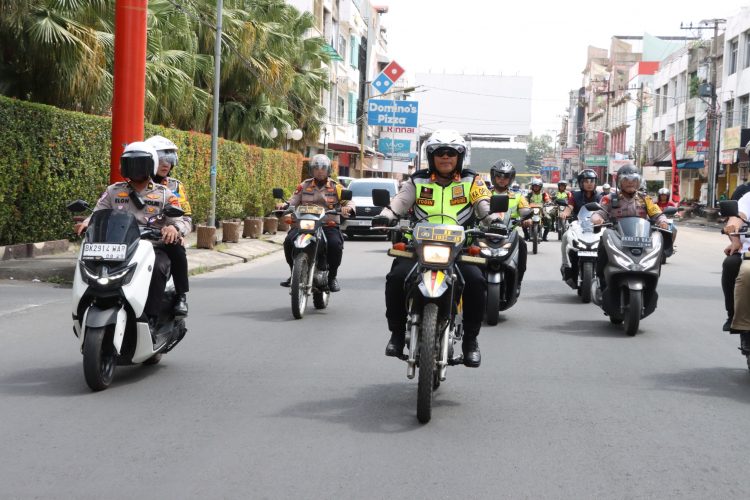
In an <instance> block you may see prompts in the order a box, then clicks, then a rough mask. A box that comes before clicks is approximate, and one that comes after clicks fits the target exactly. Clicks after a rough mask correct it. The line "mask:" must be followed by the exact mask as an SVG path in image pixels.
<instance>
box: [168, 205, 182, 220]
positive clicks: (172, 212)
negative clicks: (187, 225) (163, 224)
mask: <svg viewBox="0 0 750 500" xmlns="http://www.w3.org/2000/svg"><path fill="white" fill-rule="evenodd" d="M164 215H166V216H167V217H182V216H183V215H185V211H184V210H183V209H181V208H179V207H175V206H172V205H169V206H168V207H166V208H165V209H164Z"/></svg>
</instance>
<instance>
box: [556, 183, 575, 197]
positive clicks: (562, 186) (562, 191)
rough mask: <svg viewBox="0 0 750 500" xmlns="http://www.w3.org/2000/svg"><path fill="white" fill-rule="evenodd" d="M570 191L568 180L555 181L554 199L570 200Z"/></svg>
mask: <svg viewBox="0 0 750 500" xmlns="http://www.w3.org/2000/svg"><path fill="white" fill-rule="evenodd" d="M571 196H572V195H571V193H570V191H568V181H565V180H560V181H558V183H557V192H556V193H555V200H565V201H568V202H569V201H570V198H571Z"/></svg>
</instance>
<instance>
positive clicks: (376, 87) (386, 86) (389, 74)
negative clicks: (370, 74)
mask: <svg viewBox="0 0 750 500" xmlns="http://www.w3.org/2000/svg"><path fill="white" fill-rule="evenodd" d="M403 74H404V68H402V67H401V66H399V64H398V63H397V62H396V61H391V62H389V63H388V65H387V66H386V67H385V68H383V71H381V72H380V74H379V75H378V76H377V77H376V78H375V80H373V82H372V84H371V85H372V90H373V94H375V95H379V94H385V93H386V92H388V90H390V88H391V87H392V86H393V84H394V83H396V80H398V79H399V78H401V75H403Z"/></svg>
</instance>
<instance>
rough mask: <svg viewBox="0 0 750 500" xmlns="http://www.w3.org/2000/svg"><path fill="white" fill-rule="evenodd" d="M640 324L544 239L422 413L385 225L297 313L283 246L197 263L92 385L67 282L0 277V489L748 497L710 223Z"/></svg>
mask: <svg viewBox="0 0 750 500" xmlns="http://www.w3.org/2000/svg"><path fill="white" fill-rule="evenodd" d="M677 244H678V253H677V254H676V255H675V256H674V257H673V258H672V259H671V260H670V262H669V263H668V264H667V265H666V266H665V267H664V269H663V273H662V280H661V283H660V287H659V291H660V296H661V298H660V302H659V307H658V309H657V311H656V313H655V314H654V315H652V316H650V317H648V318H646V319H644V320H643V321H642V323H641V330H640V332H639V334H638V335H637V336H636V337H633V338H631V337H627V336H626V335H625V334H624V333H623V331H622V328H621V327H616V326H612V325H610V324H609V321H608V320H607V318H606V317H605V316H604V315H603V314H602V313H601V311H600V310H599V309H598V308H597V307H595V306H594V305H592V304H581V303H580V301H579V300H578V297H577V296H576V295H575V292H573V291H572V290H570V289H569V288H568V287H567V286H566V285H565V284H564V283H563V282H562V281H561V280H560V275H559V262H560V255H559V244H558V243H557V242H549V243H543V244H542V246H541V247H540V253H539V254H538V255H530V256H529V271H528V274H527V279H526V280H525V283H524V288H523V292H522V295H521V298H520V300H519V302H518V303H517V304H516V306H514V307H513V308H512V309H510V310H509V311H506V312H505V313H504V314H503V315H502V317H501V322H500V324H499V325H497V326H495V327H485V328H483V330H482V332H481V334H480V337H479V340H480V344H481V348H482V357H483V361H482V367H481V368H479V369H468V368H464V367H453V368H450V369H449V371H448V380H447V381H446V382H445V383H444V384H443V385H442V386H441V387H440V389H439V390H438V392H437V393H436V399H435V403H434V409H433V418H432V421H431V422H430V423H429V424H427V425H420V424H419V423H418V422H417V420H416V417H415V411H416V382H415V381H409V380H407V379H406V365H405V364H404V363H402V362H400V361H397V360H394V359H391V358H386V357H384V356H383V350H384V348H385V344H386V341H387V338H388V334H387V331H386V326H385V317H384V306H383V302H384V298H383V287H384V276H385V273H386V272H387V269H388V267H389V265H390V259H389V258H388V257H387V256H386V255H385V254H384V251H385V249H386V244H385V243H384V242H382V241H362V240H356V241H351V242H347V243H346V250H345V255H344V265H343V266H342V269H341V271H340V275H339V277H340V282H341V285H342V288H343V290H342V292H340V293H338V294H335V295H334V296H333V298H332V300H331V304H330V307H329V309H327V310H325V311H316V310H314V309H312V307H311V308H310V309H308V312H307V314H306V315H305V317H304V319H302V320H301V321H297V320H294V319H292V315H291V310H290V305H289V296H288V290H286V289H283V288H281V287H279V286H278V282H279V281H281V280H282V279H284V278H286V276H287V274H286V272H287V271H286V264H285V263H284V262H283V256H282V255H281V253H277V254H274V255H272V256H269V257H265V258H263V259H260V260H257V261H254V262H251V263H248V264H243V265H239V266H234V267H231V268H226V269H223V270H220V271H216V272H213V273H208V274H205V275H200V276H197V277H194V278H192V281H191V286H192V292H191V293H190V307H191V314H190V317H189V321H188V327H189V332H188V336H187V337H186V339H185V341H184V342H183V343H182V344H181V345H180V346H179V347H178V348H177V349H175V350H174V351H173V352H172V353H170V354H168V355H166V356H165V357H164V359H163V361H162V362H161V364H159V365H156V366H152V367H140V366H139V367H118V369H117V372H116V374H115V380H114V382H113V385H112V386H111V387H110V388H109V389H108V390H106V391H104V392H101V393H96V394H93V393H91V392H90V391H89V390H88V388H87V386H86V384H85V382H84V379H83V373H82V367H81V356H80V354H79V353H78V348H77V343H76V339H75V338H74V336H73V333H72V328H71V325H70V290H69V289H64V288H54V287H52V286H49V285H46V284H38V283H19V282H0V331H1V332H2V333H0V450H2V453H0V497H3V498H32V497H33V498H36V497H39V498H102V497H105V496H107V497H110V498H133V497H147V498H155V497H158V498H368V499H369V498H388V499H391V498H426V497H432V498H455V497H461V496H465V497H470V498H514V499H515V498H646V497H647V498H671V497H672V498H747V497H748V496H750V485H748V483H747V481H746V480H745V476H746V473H745V472H746V468H747V467H746V465H747V460H748V451H747V447H748V444H749V443H750V438H749V436H750V424H748V418H747V415H748V410H749V409H750V374H749V373H748V370H747V368H746V365H745V360H744V358H743V357H742V356H740V354H739V351H738V350H737V345H738V343H739V341H738V339H737V338H736V337H734V336H730V335H728V334H726V333H722V332H721V324H722V323H723V321H724V311H723V301H722V298H721V289H720V286H719V272H720V268H721V260H722V254H721V249H722V248H723V246H724V241H723V240H722V238H721V237H720V236H719V235H718V234H717V233H716V231H715V230H714V231H708V230H703V229H695V228H681V232H680V235H679V239H678V241H677Z"/></svg>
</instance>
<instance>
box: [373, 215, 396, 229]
mask: <svg viewBox="0 0 750 500" xmlns="http://www.w3.org/2000/svg"><path fill="white" fill-rule="evenodd" d="M396 222H397V221H396V220H391V219H389V218H388V217H386V216H385V215H376V216H375V217H373V218H372V227H393V226H395V225H396Z"/></svg>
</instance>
